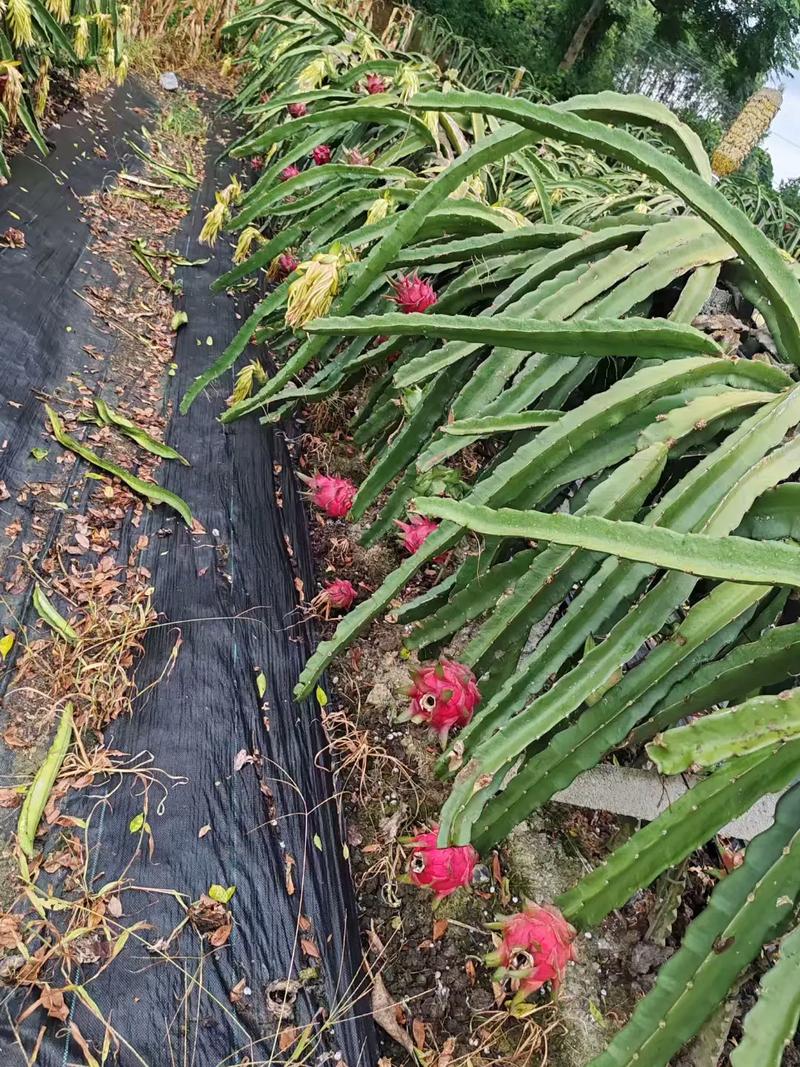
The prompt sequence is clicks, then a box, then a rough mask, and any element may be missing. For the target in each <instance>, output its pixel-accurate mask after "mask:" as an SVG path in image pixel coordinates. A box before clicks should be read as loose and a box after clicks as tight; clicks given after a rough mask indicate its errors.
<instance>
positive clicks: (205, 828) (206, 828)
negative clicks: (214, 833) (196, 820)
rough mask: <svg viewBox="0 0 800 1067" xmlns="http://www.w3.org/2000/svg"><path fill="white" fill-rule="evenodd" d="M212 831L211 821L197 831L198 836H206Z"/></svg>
mask: <svg viewBox="0 0 800 1067" xmlns="http://www.w3.org/2000/svg"><path fill="white" fill-rule="evenodd" d="M210 832H211V824H210V823H206V824H205V826H201V827H200V829H199V830H198V832H197V836H198V837H205V836H206V834H208V833H210Z"/></svg>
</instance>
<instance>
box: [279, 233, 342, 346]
mask: <svg viewBox="0 0 800 1067" xmlns="http://www.w3.org/2000/svg"><path fill="white" fill-rule="evenodd" d="M348 261H349V257H348V256H347V255H346V254H345V253H330V252H318V253H317V255H315V256H312V258H311V259H309V260H306V261H305V262H304V263H300V264H298V266H297V267H296V269H295V273H296V274H297V275H298V277H297V279H296V280H295V281H293V282H292V284H291V285H290V286H289V297H288V300H287V304H286V324H287V326H291V327H292V329H297V328H298V327H301V326H305V324H306V323H307V322H311V320H312V319H318V318H320V317H321V316H323V315H327V314H328V311H329V310H330V306H331V304H332V303H333V298H334V297H335V296H336V294H337V293H338V292H339V289H340V288H341V285H342V278H343V275H344V267H345V265H346V264H347V262H348Z"/></svg>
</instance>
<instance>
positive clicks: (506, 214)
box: [492, 204, 528, 229]
mask: <svg viewBox="0 0 800 1067" xmlns="http://www.w3.org/2000/svg"><path fill="white" fill-rule="evenodd" d="M492 207H493V208H494V210H495V211H499V212H500V214H501V215H502V216H503V218H504V219H507V220H508V221H509V222H510V223H511V225H512V226H513V227H514V228H515V229H519V227H520V226H527V225H528V220H527V219H526V218H525V216H524V215H523V214H521V213H520V212H519V211H514V209H513V208H510V207H507V206H506V205H505V204H492Z"/></svg>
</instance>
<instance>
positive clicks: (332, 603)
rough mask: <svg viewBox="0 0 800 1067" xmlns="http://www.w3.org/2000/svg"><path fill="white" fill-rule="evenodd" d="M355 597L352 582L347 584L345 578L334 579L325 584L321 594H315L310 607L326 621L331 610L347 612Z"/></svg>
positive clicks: (356, 594) (355, 593)
mask: <svg viewBox="0 0 800 1067" xmlns="http://www.w3.org/2000/svg"><path fill="white" fill-rule="evenodd" d="M357 596H358V593H357V592H356V589H355V586H354V585H353V583H352V582H348V580H347V579H346V578H335V579H334V580H333V581H332V582H326V583H325V588H324V589H323V590H322V592H321V593H317V595H316V596H315V597H314V599H313V600H312V601H311V606H312V607H313V608H316V610H317V611H319V612H321V613H322V614H323V615H324V616H325V618H326V619H327V618H329V616H330V613H331V611H332V610H333V609H336V610H337V611H349V610H350V608H352V606H353V604H354V603H355V601H356V597H357Z"/></svg>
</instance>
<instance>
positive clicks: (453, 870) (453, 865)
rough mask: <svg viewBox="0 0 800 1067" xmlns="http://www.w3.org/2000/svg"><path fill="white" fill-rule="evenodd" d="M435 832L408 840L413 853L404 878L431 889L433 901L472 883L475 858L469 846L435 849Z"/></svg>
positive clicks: (430, 831) (476, 854)
mask: <svg viewBox="0 0 800 1067" xmlns="http://www.w3.org/2000/svg"><path fill="white" fill-rule="evenodd" d="M438 834H439V830H438V828H437V827H435V826H434V828H433V829H432V830H429V831H428V832H427V833H424V834H417V836H416V837H414V838H412V841H411V843H412V844H413V845H414V851H413V852H412V853H411V860H410V862H409V865H408V877H409V878H410V879H411V881H412V882H413V884H414V885H416V886H424V887H426V888H428V889H432V890H433V892H434V893H435V894H436V899H437V900H441V899H442V897H446V896H449V895H450V893H455V891H456V890H457V889H461V887H462V886H467V885H469V884H470V883H471V882H472V876H473V874H474V872H475V867H476V866H477V863H478V860H479V858H480V857H479V856H478V853H477V852H476V851H475V849H474V848H473V847H472V845H453V846H451V847H450V848H439V847H438V846H437V844H436V839H437V837H438Z"/></svg>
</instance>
